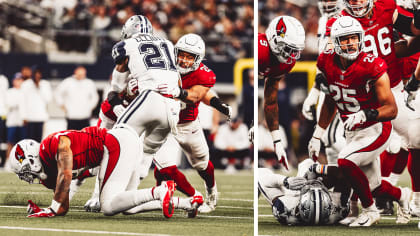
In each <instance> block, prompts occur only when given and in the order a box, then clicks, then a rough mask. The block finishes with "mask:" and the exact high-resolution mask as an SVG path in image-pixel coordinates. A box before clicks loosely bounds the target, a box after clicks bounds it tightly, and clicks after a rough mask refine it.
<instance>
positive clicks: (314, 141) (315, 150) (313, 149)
mask: <svg viewBox="0 0 420 236" xmlns="http://www.w3.org/2000/svg"><path fill="white" fill-rule="evenodd" d="M320 150H321V139H320V138H317V137H313V136H312V138H311V140H309V144H308V154H309V158H312V160H314V161H317V160H318V157H319V151H320Z"/></svg>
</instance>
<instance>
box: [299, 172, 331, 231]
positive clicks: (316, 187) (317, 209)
mask: <svg viewBox="0 0 420 236" xmlns="http://www.w3.org/2000/svg"><path fill="white" fill-rule="evenodd" d="M298 208H299V216H300V219H301V220H302V221H303V222H304V223H305V224H307V225H322V224H326V223H327V222H328V221H329V217H330V214H331V211H332V209H333V203H332V199H331V196H330V194H329V193H328V189H326V188H325V186H324V185H323V184H322V183H321V182H320V181H318V180H313V182H312V183H310V184H308V185H306V186H304V187H303V188H302V189H301V192H300V199H299V206H298Z"/></svg>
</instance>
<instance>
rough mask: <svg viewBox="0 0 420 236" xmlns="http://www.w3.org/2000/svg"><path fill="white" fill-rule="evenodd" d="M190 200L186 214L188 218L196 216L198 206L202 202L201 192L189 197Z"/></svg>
mask: <svg viewBox="0 0 420 236" xmlns="http://www.w3.org/2000/svg"><path fill="white" fill-rule="evenodd" d="M190 202H191V209H188V210H187V215H188V218H194V217H196V216H197V212H198V208H199V207H200V206H201V205H203V203H204V199H203V196H202V195H201V194H200V195H195V196H193V197H191V199H190Z"/></svg>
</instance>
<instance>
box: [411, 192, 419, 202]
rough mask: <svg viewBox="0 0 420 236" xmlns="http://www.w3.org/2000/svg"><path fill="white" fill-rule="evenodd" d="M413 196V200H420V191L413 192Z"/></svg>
mask: <svg viewBox="0 0 420 236" xmlns="http://www.w3.org/2000/svg"><path fill="white" fill-rule="evenodd" d="M411 196H412V199H413V201H420V192H413V193H412V195H411Z"/></svg>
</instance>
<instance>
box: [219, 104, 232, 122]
mask: <svg viewBox="0 0 420 236" xmlns="http://www.w3.org/2000/svg"><path fill="white" fill-rule="evenodd" d="M221 105H222V106H223V107H225V108H226V111H227V112H226V113H224V114H225V115H226V116H227V121H230V120H231V119H232V107H231V106H229V104H226V103H222V104H221Z"/></svg>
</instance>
